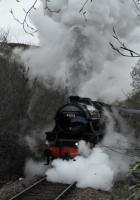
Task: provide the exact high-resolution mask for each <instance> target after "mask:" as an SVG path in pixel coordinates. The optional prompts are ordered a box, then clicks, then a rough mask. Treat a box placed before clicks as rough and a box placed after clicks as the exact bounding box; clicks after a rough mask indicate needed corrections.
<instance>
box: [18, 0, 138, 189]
mask: <svg viewBox="0 0 140 200" xmlns="http://www.w3.org/2000/svg"><path fill="white" fill-rule="evenodd" d="M45 2H46V1H45V0H42V3H43V7H42V6H40V7H39V8H38V9H37V11H36V12H33V13H32V16H31V18H32V19H33V21H34V23H35V25H36V27H37V28H38V35H39V40H40V44H39V47H38V48H36V49H35V48H32V49H29V50H26V51H24V52H22V60H23V61H24V62H25V63H27V65H28V66H29V67H30V69H31V73H32V74H33V75H40V76H42V77H44V78H46V79H47V78H48V77H53V78H54V80H55V82H54V85H53V86H58V85H59V84H62V85H64V86H68V87H69V90H70V92H72V93H75V94H79V95H82V96H89V97H91V98H93V99H101V100H104V101H108V102H113V101H115V100H122V99H124V98H125V94H124V91H125V93H127V92H129V91H130V90H131V87H130V79H129V73H130V69H131V66H132V63H134V62H136V60H128V58H122V57H121V56H119V55H117V54H116V53H115V52H113V51H112V49H111V48H110V46H109V42H110V41H112V28H113V26H114V27H115V28H116V30H117V32H118V34H119V37H120V38H121V39H123V40H124V41H127V42H128V44H129V46H130V48H134V49H135V50H138V49H139V46H138V43H139V41H138V40H139V32H140V28H139V27H138V25H139V21H138V19H137V13H136V11H135V9H134V5H133V2H132V1H131V0H127V1H126V0H117V1H112V0H95V1H93V3H91V2H90V1H89V2H88V3H87V5H86V7H85V10H86V18H87V20H84V18H83V15H82V13H79V10H80V8H81V6H82V5H83V4H82V3H84V2H85V1H82V0H59V1H58V0H52V1H51V2H50V3H49V6H50V8H51V9H52V10H58V9H61V11H60V13H55V12H49V11H48V10H46V9H45ZM44 13H45V15H44ZM132 38H133V39H132ZM106 115H107V118H108V126H107V130H106V133H107V134H106V136H105V138H104V140H103V141H102V143H100V144H98V145H97V146H96V147H95V148H94V149H93V150H91V149H89V148H88V145H87V144H85V143H84V142H83V141H81V142H80V144H79V145H80V146H79V151H80V152H81V156H78V157H76V161H72V160H70V161H63V160H61V159H57V160H54V161H53V163H52V166H53V168H52V169H49V170H48V171H47V172H46V174H47V179H48V180H50V181H54V182H56V181H57V182H64V183H72V182H75V181H76V182H77V186H79V187H94V188H97V189H103V190H110V189H111V187H112V184H113V181H114V179H115V176H116V175H118V173H122V172H123V173H124V172H127V170H128V167H129V162H130V160H131V159H130V157H128V156H127V155H126V152H127V148H129V147H130V144H129V141H128V138H126V137H124V136H123V135H121V134H120V133H118V132H116V131H115V130H114V122H113V120H112V119H113V117H112V116H110V115H109V114H106ZM114 115H115V114H114ZM125 128H126V127H125ZM125 128H124V125H122V129H123V130H125ZM122 129H121V130H122ZM122 132H123V131H122ZM112 146H113V149H114V148H116V149H117V152H115V151H113V150H112ZM120 149H122V151H123V153H122V151H121V152H120V153H118V151H119V150H120ZM29 163H30V162H29ZM27 168H28V167H27Z"/></svg>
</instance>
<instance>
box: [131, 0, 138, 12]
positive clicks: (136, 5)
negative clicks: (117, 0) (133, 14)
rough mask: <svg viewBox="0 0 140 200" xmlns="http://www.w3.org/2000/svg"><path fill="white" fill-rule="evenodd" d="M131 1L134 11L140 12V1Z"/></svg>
mask: <svg viewBox="0 0 140 200" xmlns="http://www.w3.org/2000/svg"><path fill="white" fill-rule="evenodd" d="M132 1H133V2H134V5H135V7H136V9H137V10H138V11H139V12H140V8H139V5H140V0H132Z"/></svg>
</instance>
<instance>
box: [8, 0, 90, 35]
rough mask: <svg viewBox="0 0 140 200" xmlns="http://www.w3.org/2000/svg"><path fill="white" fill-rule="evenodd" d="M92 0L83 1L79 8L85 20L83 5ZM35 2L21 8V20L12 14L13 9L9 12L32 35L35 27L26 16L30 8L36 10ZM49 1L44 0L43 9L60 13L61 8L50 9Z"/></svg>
mask: <svg viewBox="0 0 140 200" xmlns="http://www.w3.org/2000/svg"><path fill="white" fill-rule="evenodd" d="M16 1H17V3H20V0H16ZM93 1H94V0H85V2H84V3H83V5H82V7H81V8H80V10H79V13H82V14H83V17H84V19H85V21H87V18H86V13H87V11H86V10H85V7H86V5H87V3H88V2H91V3H92V2H93ZM37 3H38V0H35V1H34V2H33V4H32V5H31V7H30V8H29V9H28V10H25V8H23V11H24V13H25V16H24V18H23V20H22V21H21V20H19V19H18V17H16V15H15V14H14V11H13V10H12V9H11V10H10V13H11V15H12V16H13V18H14V20H16V21H17V22H18V23H19V24H21V25H22V27H23V30H24V31H25V33H27V34H30V35H31V36H33V35H34V33H36V32H37V29H36V28H34V27H33V26H32V25H30V23H29V21H28V16H29V14H30V12H31V11H32V10H36V5H37ZM50 3H51V0H45V6H44V9H45V10H48V11H49V12H51V13H60V11H61V9H56V10H55V9H52V8H51V6H50Z"/></svg>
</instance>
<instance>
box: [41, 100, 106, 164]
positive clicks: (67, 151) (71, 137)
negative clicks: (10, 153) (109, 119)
mask: <svg viewBox="0 0 140 200" xmlns="http://www.w3.org/2000/svg"><path fill="white" fill-rule="evenodd" d="M104 106H105V107H107V105H105V104H104V103H102V102H97V101H92V100H91V99H90V98H81V97H79V96H70V97H69V103H67V104H65V105H63V106H62V107H60V108H59V109H58V111H57V112H56V116H55V128H54V129H53V130H52V131H51V132H46V133H45V134H46V146H45V151H44V153H45V155H46V157H47V159H48V163H49V161H50V159H54V158H58V157H61V158H73V157H75V156H76V155H78V148H77V143H78V141H80V140H85V141H86V142H89V143H90V145H91V146H92V147H93V146H94V145H95V144H97V143H98V142H99V141H100V140H101V139H102V138H103V136H104V128H105V119H104V115H103V108H104Z"/></svg>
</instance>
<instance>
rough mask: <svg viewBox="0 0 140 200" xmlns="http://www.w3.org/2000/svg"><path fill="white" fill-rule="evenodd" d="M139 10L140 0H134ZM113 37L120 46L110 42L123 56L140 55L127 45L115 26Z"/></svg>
mask: <svg viewBox="0 0 140 200" xmlns="http://www.w3.org/2000/svg"><path fill="white" fill-rule="evenodd" d="M132 1H133V3H134V5H135V7H136V9H137V11H138V12H139V13H140V7H139V6H140V0H132ZM113 38H114V39H115V40H116V41H117V43H118V46H116V45H114V44H113V43H111V42H110V46H111V48H112V49H113V50H114V51H116V52H117V53H119V54H120V55H121V56H125V57H138V58H139V57H140V53H138V52H136V51H134V50H132V49H130V48H129V47H127V45H126V44H125V43H124V42H123V41H122V40H121V39H120V38H119V36H118V34H117V33H116V30H115V28H114V27H113Z"/></svg>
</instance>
